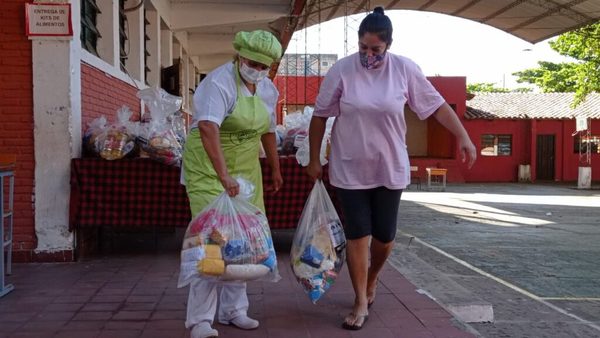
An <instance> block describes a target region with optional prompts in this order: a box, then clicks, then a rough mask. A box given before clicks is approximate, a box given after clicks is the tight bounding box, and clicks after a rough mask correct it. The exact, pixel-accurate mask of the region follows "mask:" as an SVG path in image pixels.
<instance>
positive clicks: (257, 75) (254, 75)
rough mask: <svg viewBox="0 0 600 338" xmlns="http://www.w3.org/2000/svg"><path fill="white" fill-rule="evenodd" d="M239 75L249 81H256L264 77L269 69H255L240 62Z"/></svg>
mask: <svg viewBox="0 0 600 338" xmlns="http://www.w3.org/2000/svg"><path fill="white" fill-rule="evenodd" d="M240 75H241V76H242V77H243V78H244V80H246V81H248V82H250V83H258V82H259V81H260V80H262V79H264V78H265V77H267V75H269V70H268V69H265V70H260V71H258V70H256V69H254V68H252V67H249V66H248V65H247V64H245V63H243V62H240Z"/></svg>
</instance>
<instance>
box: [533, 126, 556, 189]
mask: <svg viewBox="0 0 600 338" xmlns="http://www.w3.org/2000/svg"><path fill="white" fill-rule="evenodd" d="M554 149H555V148H554V135H538V136H537V151H536V164H537V168H536V171H535V174H536V179H537V180H543V181H551V180H554V158H555V154H554Z"/></svg>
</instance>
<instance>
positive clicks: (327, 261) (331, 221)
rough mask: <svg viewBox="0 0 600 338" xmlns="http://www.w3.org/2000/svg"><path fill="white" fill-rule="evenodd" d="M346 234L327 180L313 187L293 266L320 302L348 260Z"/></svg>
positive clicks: (297, 237)
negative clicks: (326, 182) (330, 194)
mask: <svg viewBox="0 0 600 338" xmlns="http://www.w3.org/2000/svg"><path fill="white" fill-rule="evenodd" d="M345 248H346V237H345V235H344V229H343V228H342V224H341V222H340V218H339V216H338V214H337V212H336V210H335V208H334V206H333V203H332V202H331V198H330V197H329V194H328V193H327V189H326V188H325V185H324V184H323V181H321V180H318V181H317V182H316V183H315V186H314V187H313V189H312V191H311V193H310V195H309V197H308V200H307V201H306V204H305V206H304V210H303V211H302V216H301V217H300V221H299V223H298V227H297V229H296V233H295V234H294V241H293V243H292V250H291V253H290V258H291V265H292V270H293V272H294V275H295V276H296V280H297V281H298V282H299V283H300V285H301V286H302V287H303V288H304V291H306V293H307V294H308V297H309V298H310V300H311V301H312V302H313V303H316V302H317V301H318V300H319V299H320V298H321V297H322V296H323V294H324V293H325V291H327V290H328V289H329V288H330V287H331V285H333V283H334V281H335V279H336V278H337V276H338V274H339V273H340V271H341V269H342V265H343V264H344V259H345Z"/></svg>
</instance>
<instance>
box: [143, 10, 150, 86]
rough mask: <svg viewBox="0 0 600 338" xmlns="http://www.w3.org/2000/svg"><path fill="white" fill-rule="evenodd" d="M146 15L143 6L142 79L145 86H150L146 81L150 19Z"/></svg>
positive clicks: (148, 69) (148, 71)
mask: <svg viewBox="0 0 600 338" xmlns="http://www.w3.org/2000/svg"><path fill="white" fill-rule="evenodd" d="M146 15H147V12H146V9H145V8H144V81H145V82H146V85H147V86H150V84H149V83H148V73H150V67H148V57H149V56H150V52H149V51H148V41H150V37H149V36H148V26H149V25H150V21H148V17H147V16H146Z"/></svg>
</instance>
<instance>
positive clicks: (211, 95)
mask: <svg viewBox="0 0 600 338" xmlns="http://www.w3.org/2000/svg"><path fill="white" fill-rule="evenodd" d="M234 71H237V70H236V69H235V65H234V63H233V62H228V63H226V64H224V65H222V66H219V67H218V68H216V69H215V70H213V71H212V72H210V73H208V75H207V76H206V77H205V78H204V80H202V82H200V84H199V85H198V88H196V92H195V93H194V116H193V118H192V125H191V128H198V122H199V121H211V122H214V123H216V124H217V125H219V126H221V123H223V120H225V118H226V117H227V116H229V115H230V114H231V112H232V111H233V108H234V107H235V102H236V99H237V88H236V80H235V73H234ZM240 84H241V85H240V94H241V95H244V96H252V93H250V91H249V90H248V88H247V87H246V86H245V85H243V81H242V80H241V79H240ZM256 93H257V94H258V96H259V97H260V98H261V100H262V101H263V103H264V104H265V108H266V109H267V111H268V112H269V114H270V120H271V125H270V127H269V132H272V133H273V132H275V127H276V121H277V119H276V117H275V106H276V104H277V99H278V98H279V92H278V91H277V88H276V87H275V85H274V84H273V82H271V80H270V79H269V78H265V79H263V80H261V81H259V82H258V84H257V85H256Z"/></svg>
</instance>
